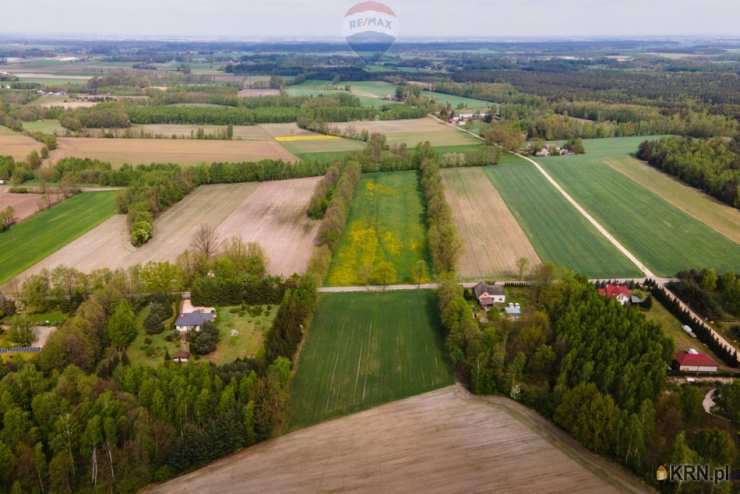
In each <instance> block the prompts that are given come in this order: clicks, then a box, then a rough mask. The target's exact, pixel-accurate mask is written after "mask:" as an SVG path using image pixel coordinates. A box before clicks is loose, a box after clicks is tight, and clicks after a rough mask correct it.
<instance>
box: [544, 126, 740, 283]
mask: <svg viewBox="0 0 740 494" xmlns="http://www.w3.org/2000/svg"><path fill="white" fill-rule="evenodd" d="M640 140H641V139H639V138H632V139H630V140H627V139H616V140H614V141H616V142H610V141H609V140H600V141H601V142H596V143H589V142H588V141H586V142H587V146H588V147H587V148H586V154H585V155H579V156H566V157H552V158H541V159H538V162H539V163H541V164H542V165H543V166H544V167H545V169H547V171H548V172H549V173H550V174H551V175H552V177H553V178H554V179H555V180H557V181H558V182H559V183H560V184H561V185H562V186H563V188H564V189H565V190H566V191H568V193H569V194H571V195H572V196H573V198H574V199H575V200H576V201H578V202H579V203H580V204H581V205H582V206H583V207H585V208H586V209H588V210H589V212H590V213H591V214H593V216H594V217H595V218H596V219H597V221H599V223H601V224H602V225H603V226H604V227H605V228H606V229H607V230H609V232H611V233H612V234H613V235H614V236H615V237H617V239H618V240H619V241H620V242H621V243H622V244H623V245H624V246H625V247H626V248H628V249H629V250H630V251H631V252H632V253H633V254H634V255H635V256H637V258H638V259H640V260H641V261H642V262H644V263H645V264H646V265H647V266H648V267H649V268H650V269H651V270H653V271H655V272H656V274H658V275H663V276H673V275H675V274H676V273H677V272H678V271H683V270H686V269H689V268H697V269H699V268H706V267H713V268H716V269H717V270H718V271H733V272H734V271H738V270H740V246H739V245H737V244H735V243H734V242H732V241H731V240H729V239H728V238H726V237H724V236H723V235H721V234H719V233H717V232H716V231H715V230H713V229H711V228H709V227H708V226H706V225H704V224H703V223H701V222H700V221H698V220H696V219H694V218H693V217H691V216H689V215H688V214H687V213H685V212H683V211H681V210H679V209H677V208H675V207H673V206H672V205H670V204H668V203H667V202H666V201H664V200H663V199H661V198H660V196H658V195H657V194H655V193H654V192H651V191H649V190H647V189H645V188H643V187H642V186H641V185H639V184H637V183H636V182H633V181H632V180H631V179H629V178H628V177H626V176H625V175H623V174H621V173H619V172H618V171H616V170H614V169H613V168H612V167H610V166H609V165H607V164H606V163H602V160H603V159H608V158H610V157H615V156H626V155H627V152H628V151H626V149H632V150H633V151H634V150H636V149H637V147H636V146H637V143H638V142H639V141H640ZM633 145H634V146H633ZM589 150H590V151H591V152H589ZM619 153H621V154H619Z"/></svg>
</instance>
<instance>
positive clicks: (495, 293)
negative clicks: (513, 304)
mask: <svg viewBox="0 0 740 494" xmlns="http://www.w3.org/2000/svg"><path fill="white" fill-rule="evenodd" d="M473 293H474V294H475V298H476V299H478V303H479V304H480V306H481V307H483V308H484V309H489V308H490V307H491V306H493V304H503V303H506V294H505V293H504V287H503V286H501V285H489V284H487V283H482V282H481V283H478V284H477V285H475V286H474V287H473Z"/></svg>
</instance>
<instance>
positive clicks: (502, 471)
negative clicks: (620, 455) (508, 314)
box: [144, 386, 650, 494]
mask: <svg viewBox="0 0 740 494" xmlns="http://www.w3.org/2000/svg"><path fill="white" fill-rule="evenodd" d="M268 491H269V492H283V493H286V492H288V493H296V492H368V493H375V492H389V493H390V492H404V493H405V492H425V493H449V492H507V493H509V492H511V493H524V494H529V493H533V492H536V493H562V492H569V493H612V492H614V493H616V492H632V493H638V492H650V490H649V489H648V488H647V487H645V486H644V485H643V484H641V483H640V481H639V480H637V479H636V478H635V477H633V476H632V475H631V474H629V473H627V472H626V471H625V470H623V469H622V468H621V467H619V466H617V465H615V464H613V463H610V462H609V461H608V460H605V459H603V458H601V457H599V456H597V455H595V454H593V453H591V452H589V451H587V450H586V449H584V448H583V447H581V446H580V445H578V444H577V443H575V441H574V440H573V439H571V438H570V437H568V436H567V435H566V434H565V433H563V432H562V431H560V430H559V429H558V428H557V427H555V426H554V425H553V424H551V423H549V422H547V421H546V420H545V419H543V418H541V417H540V416H538V415H537V414H536V413H535V412H533V411H532V410H529V409H527V408H525V407H523V406H522V405H519V404H518V403H516V402H514V401H512V400H509V399H507V398H501V397H490V398H478V397H474V396H472V395H471V394H469V393H468V392H467V391H465V390H464V389H463V388H462V387H460V386H449V387H446V388H443V389H440V390H437V391H432V392H430V393H426V394H423V395H419V396H416V397H412V398H408V399H405V400H402V401H397V402H394V403H390V404H387V405H383V406H380V407H377V408H373V409H371V410H368V411H365V412H362V413H358V414H356V415H351V416H349V417H344V418H340V419H337V420H333V421H330V422H325V423H323V424H320V425H317V426H313V427H310V428H308V429H303V430H299V431H296V432H293V433H290V434H287V435H285V436H283V437H280V438H277V439H274V440H271V441H267V442H266V443H263V444H260V445H257V446H254V447H251V448H248V449H246V450H244V451H242V452H240V453H237V454H235V455H233V456H230V457H228V458H225V459H223V460H220V461H218V462H216V463H213V464H212V465H210V466H207V467H205V468H202V469H200V470H196V471H195V472H192V473H189V474H187V475H184V476H182V477H179V478H176V479H174V480H171V481H170V482H167V483H165V484H161V485H155V486H152V487H149V488H148V489H145V490H144V492H148V493H175V492H176V493H178V494H179V493H201V492H219V493H221V494H228V493H235V494H236V493H241V492H268Z"/></svg>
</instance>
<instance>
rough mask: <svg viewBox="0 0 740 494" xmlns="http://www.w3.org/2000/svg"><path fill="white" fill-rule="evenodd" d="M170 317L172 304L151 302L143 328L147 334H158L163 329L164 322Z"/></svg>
mask: <svg viewBox="0 0 740 494" xmlns="http://www.w3.org/2000/svg"><path fill="white" fill-rule="evenodd" d="M170 317H172V306H171V305H170V304H169V303H167V302H152V303H151V305H150V306H149V314H147V316H146V319H144V329H146V332H147V333H148V334H160V333H161V332H162V331H164V329H165V328H164V322H165V321H166V320H167V319H169V318H170Z"/></svg>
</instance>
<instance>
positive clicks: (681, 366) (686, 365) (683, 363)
mask: <svg viewBox="0 0 740 494" xmlns="http://www.w3.org/2000/svg"><path fill="white" fill-rule="evenodd" d="M676 364H677V365H678V370H679V371H681V372H707V373H712V372H717V371H718V370H719V366H718V365H717V362H715V361H714V360H712V357H710V356H709V355H704V354H703V353H699V352H697V351H696V350H694V349H693V348H689V349H688V350H686V351H685V352H679V353H677V354H676Z"/></svg>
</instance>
